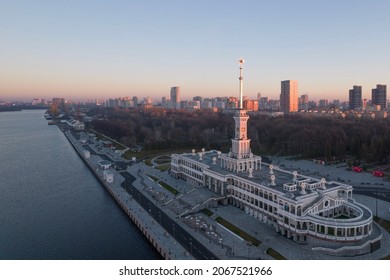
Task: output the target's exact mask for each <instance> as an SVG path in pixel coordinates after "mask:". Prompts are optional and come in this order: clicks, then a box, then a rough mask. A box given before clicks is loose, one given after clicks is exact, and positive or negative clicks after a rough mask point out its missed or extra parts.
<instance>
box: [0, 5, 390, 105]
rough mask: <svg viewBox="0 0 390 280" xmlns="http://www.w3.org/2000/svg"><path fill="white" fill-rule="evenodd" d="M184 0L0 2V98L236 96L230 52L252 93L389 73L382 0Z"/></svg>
mask: <svg viewBox="0 0 390 280" xmlns="http://www.w3.org/2000/svg"><path fill="white" fill-rule="evenodd" d="M184 2H185V1H168V2H164V3H162V2H158V1H142V3H139V2H133V1H120V0H115V1H110V2H109V3H108V2H107V3H106V2H104V1H82V2H80V1H55V3H54V2H53V1H47V0H46V1H45V0H40V1H34V2H31V1H23V0H21V1H12V2H10V3H6V4H3V5H2V11H1V12H0V14H1V17H0V23H1V24H0V26H1V27H0V35H1V37H0V38H1V41H2V44H0V50H1V51H0V59H1V61H2V63H1V66H0V77H1V78H0V99H2V100H20V99H23V100H26V99H27V100H28V99H32V98H52V97H56V96H61V97H65V98H67V99H70V100H86V99H94V98H101V99H108V98H116V97H120V96H135V95H136V96H140V97H143V96H145V97H146V96H150V97H152V98H153V99H154V100H159V99H161V98H162V97H164V96H169V90H170V88H171V87H172V86H175V85H177V86H180V88H181V98H182V100H185V99H188V100H190V99H191V98H192V97H193V96H208V97H216V96H236V94H237V82H236V79H237V77H236V73H235V71H234V70H232V69H234V66H235V65H236V64H237V59H239V58H240V57H244V58H245V60H246V64H245V68H246V77H245V79H246V80H245V87H244V92H243V95H245V96H248V97H250V98H251V99H255V98H256V96H257V94H258V93H259V92H260V93H261V95H262V96H268V97H270V99H279V95H280V81H282V80H290V79H291V80H297V81H298V82H299V90H300V91H299V92H298V94H299V95H302V94H308V95H309V97H310V99H312V100H319V99H322V98H327V99H330V100H332V99H340V100H347V99H348V90H349V89H350V88H351V86H352V85H360V86H362V90H363V92H362V98H366V99H370V97H371V90H372V88H374V87H375V85H377V84H388V80H389V78H388V77H387V76H386V65H388V64H389V62H390V57H389V55H388V53H387V49H389V47H390V43H389V38H388V36H385V35H384V34H386V31H387V30H388V29H389V27H390V23H389V22H388V21H386V17H387V15H386V11H387V10H388V8H390V3H387V2H386V1H372V2H370V3H355V2H353V1H342V3H340V2H338V1H327V2H326V3H315V4H314V3H311V2H310V1H294V3H290V2H288V1H278V2H277V3H269V1H268V2H266V1H245V2H244V3H242V4H241V5H240V6H238V5H237V4H236V3H235V2H230V1H212V2H211V3H209V2H207V1H197V2H193V3H192V2H191V3H184ZM373 42H375V44H373ZM232 66H233V67H232Z"/></svg>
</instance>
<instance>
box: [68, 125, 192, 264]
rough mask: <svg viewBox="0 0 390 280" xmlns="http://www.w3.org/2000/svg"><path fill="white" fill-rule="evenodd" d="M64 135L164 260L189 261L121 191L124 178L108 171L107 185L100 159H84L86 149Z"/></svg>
mask: <svg viewBox="0 0 390 280" xmlns="http://www.w3.org/2000/svg"><path fill="white" fill-rule="evenodd" d="M64 135H65V136H66V138H67V139H68V140H69V142H70V143H71V145H72V146H73V147H74V149H75V151H76V152H77V154H78V155H79V156H80V158H81V159H82V160H83V161H84V163H85V164H86V165H87V166H88V168H89V169H90V170H91V172H92V173H93V174H94V175H95V176H96V178H97V179H98V180H99V182H100V183H101V185H102V186H103V187H104V188H105V189H106V190H107V191H108V192H109V193H110V194H111V196H112V197H113V199H114V200H115V201H116V202H117V203H118V205H120V207H121V208H122V209H123V211H124V212H125V213H126V214H127V215H128V217H129V218H130V219H131V220H132V221H133V223H134V224H135V225H136V226H137V227H138V229H139V230H140V231H141V232H142V233H143V234H144V236H145V237H146V238H147V239H148V240H149V242H150V243H151V244H152V245H153V246H154V247H155V249H156V250H157V251H158V252H159V253H160V255H161V256H162V257H163V258H164V259H168V260H169V259H180V260H183V259H193V258H192V256H191V255H190V254H189V253H188V252H187V251H186V250H185V249H184V248H183V247H182V246H181V245H180V244H179V243H178V242H176V241H175V240H174V239H173V238H172V237H171V236H170V235H169V234H167V232H166V231H165V230H164V229H163V228H162V227H161V226H159V225H158V224H156V222H155V220H154V219H152V218H151V217H150V215H149V213H148V212H147V211H145V209H144V208H143V207H141V205H140V204H138V202H137V201H136V200H135V199H133V197H132V195H130V194H129V193H127V192H126V191H125V190H124V188H123V187H122V186H121V185H122V183H123V182H124V181H125V178H124V177H123V176H121V174H120V173H119V172H118V171H116V170H115V169H110V172H111V174H113V182H112V183H109V182H107V180H105V179H104V170H102V169H101V168H100V167H99V164H98V163H99V161H101V160H103V158H102V157H101V156H99V155H96V154H92V155H90V157H89V158H86V157H85V156H84V151H85V150H86V149H88V148H87V147H86V145H85V144H82V143H81V142H80V141H79V140H78V139H76V138H75V136H74V135H73V134H72V132H71V131H69V130H68V131H65V132H64Z"/></svg>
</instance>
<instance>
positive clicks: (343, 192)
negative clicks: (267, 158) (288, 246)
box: [171, 59, 381, 256]
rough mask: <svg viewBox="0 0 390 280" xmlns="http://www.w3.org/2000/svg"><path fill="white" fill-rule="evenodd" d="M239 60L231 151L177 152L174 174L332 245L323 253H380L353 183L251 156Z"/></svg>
mask: <svg viewBox="0 0 390 280" xmlns="http://www.w3.org/2000/svg"><path fill="white" fill-rule="evenodd" d="M239 62H240V77H239V80H240V101H239V108H238V109H236V111H235V114H234V117H233V118H234V121H235V137H234V139H232V147H231V150H230V152H229V153H227V154H224V153H221V152H220V151H215V150H212V151H205V150H204V149H202V151H199V152H197V153H196V152H195V150H192V153H186V154H173V155H172V161H171V174H172V176H174V177H176V178H178V179H183V180H185V181H186V182H187V183H189V184H192V185H194V186H197V187H206V188H208V189H209V190H210V191H212V192H215V193H218V194H220V195H221V199H220V203H222V204H232V205H235V206H237V207H239V208H241V209H242V210H243V211H245V212H246V213H247V214H248V215H251V216H253V217H255V218H257V219H259V220H261V221H263V222H266V223H267V224H269V225H270V226H273V227H274V228H275V230H276V231H277V232H279V233H281V234H282V235H285V236H287V237H288V238H291V239H293V240H294V241H296V242H298V243H308V242H311V241H313V239H315V240H317V243H318V241H321V244H325V245H326V243H329V244H332V246H329V247H327V246H325V245H324V246H323V247H321V248H322V249H320V250H323V251H324V253H328V254H332V255H343V256H354V255H361V254H366V253H370V252H373V251H374V250H376V249H378V248H379V247H380V240H381V234H380V229H379V228H378V227H377V226H376V225H375V224H374V223H373V214H372V212H371V211H370V210H369V209H368V208H367V207H366V206H364V205H362V204H359V203H357V202H356V201H355V200H354V199H353V196H352V192H353V187H352V186H351V185H347V184H343V183H340V182H336V181H326V180H325V179H317V178H312V177H308V176H305V175H302V174H298V173H297V172H295V171H288V170H283V169H281V168H280V167H278V166H274V165H271V164H267V163H264V162H262V159H261V157H260V156H256V155H254V154H253V153H252V152H251V149H250V139H248V137H247V121H248V119H249V117H248V115H247V112H246V110H244V109H242V92H243V90H242V89H243V77H242V65H243V62H244V61H243V60H242V59H241V60H240V61H239ZM335 244H336V246H335Z"/></svg>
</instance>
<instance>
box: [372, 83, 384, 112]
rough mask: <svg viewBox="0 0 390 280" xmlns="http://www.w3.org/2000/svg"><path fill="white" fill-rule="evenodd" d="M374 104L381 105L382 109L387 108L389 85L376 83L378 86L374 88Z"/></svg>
mask: <svg viewBox="0 0 390 280" xmlns="http://www.w3.org/2000/svg"><path fill="white" fill-rule="evenodd" d="M371 101H372V105H379V106H380V109H381V110H385V109H386V108H387V86H386V85H379V84H378V85H376V88H374V89H372V98H371Z"/></svg>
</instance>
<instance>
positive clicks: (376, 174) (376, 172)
mask: <svg viewBox="0 0 390 280" xmlns="http://www.w3.org/2000/svg"><path fill="white" fill-rule="evenodd" d="M372 174H373V175H374V176H376V177H383V175H384V174H383V171H382V170H374V171H373V172H372Z"/></svg>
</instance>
